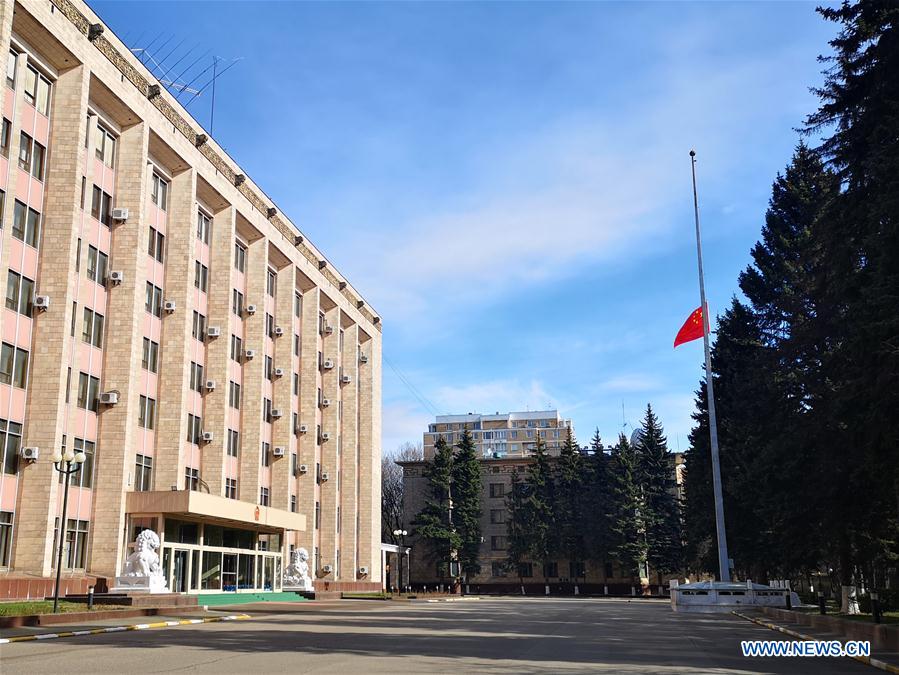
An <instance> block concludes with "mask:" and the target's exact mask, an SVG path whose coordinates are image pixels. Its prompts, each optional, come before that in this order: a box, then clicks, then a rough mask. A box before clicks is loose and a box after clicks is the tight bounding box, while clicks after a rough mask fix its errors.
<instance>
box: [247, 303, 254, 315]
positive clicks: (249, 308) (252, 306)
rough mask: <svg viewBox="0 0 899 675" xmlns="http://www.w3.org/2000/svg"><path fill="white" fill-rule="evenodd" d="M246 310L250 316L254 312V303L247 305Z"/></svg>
mask: <svg viewBox="0 0 899 675" xmlns="http://www.w3.org/2000/svg"><path fill="white" fill-rule="evenodd" d="M246 312H247V314H249V315H251V316H252V315H253V314H255V313H256V305H247V309H246Z"/></svg>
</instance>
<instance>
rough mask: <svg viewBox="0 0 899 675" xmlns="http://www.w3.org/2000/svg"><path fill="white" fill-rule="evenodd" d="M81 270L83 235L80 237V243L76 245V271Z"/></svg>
mask: <svg viewBox="0 0 899 675" xmlns="http://www.w3.org/2000/svg"><path fill="white" fill-rule="evenodd" d="M80 271H81V237H78V243H77V244H76V245H75V272H76V273H78V272H80Z"/></svg>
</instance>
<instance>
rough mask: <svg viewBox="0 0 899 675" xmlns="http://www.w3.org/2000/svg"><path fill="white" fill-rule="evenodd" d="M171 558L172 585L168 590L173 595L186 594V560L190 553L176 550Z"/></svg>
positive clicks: (187, 576)
mask: <svg viewBox="0 0 899 675" xmlns="http://www.w3.org/2000/svg"><path fill="white" fill-rule="evenodd" d="M173 553H174V554H173V556H172V583H171V585H170V586H169V589H171V591H172V592H173V593H186V592H187V589H188V583H189V582H188V580H189V579H190V576H189V572H188V558H189V555H190V551H188V550H187V549H184V548H176V549H175V550H174V552H173Z"/></svg>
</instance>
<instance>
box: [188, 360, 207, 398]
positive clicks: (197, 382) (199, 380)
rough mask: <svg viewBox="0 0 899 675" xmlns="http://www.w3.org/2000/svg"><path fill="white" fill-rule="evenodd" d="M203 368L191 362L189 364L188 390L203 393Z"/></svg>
mask: <svg viewBox="0 0 899 675" xmlns="http://www.w3.org/2000/svg"><path fill="white" fill-rule="evenodd" d="M204 382H205V380H204V379H203V366H201V365H200V364H199V363H195V362H193V361H191V362H190V388H191V389H193V390H194V391H195V392H198V393H203V384H204Z"/></svg>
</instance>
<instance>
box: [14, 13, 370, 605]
mask: <svg viewBox="0 0 899 675" xmlns="http://www.w3.org/2000/svg"><path fill="white" fill-rule="evenodd" d="M0 53H2V54H4V55H7V61H6V66H7V67H6V81H5V84H4V86H3V88H2V91H0V95H2V113H3V115H2V117H3V120H2V123H3V127H2V139H0V140H2V147H0V155H2V156H0V224H2V230H0V235H2V238H0V278H2V279H5V280H6V281H7V293H6V303H5V306H4V308H3V309H2V315H0V333H2V354H0V462H2V473H0V583H2V581H3V578H4V577H5V578H6V579H7V580H9V579H12V578H14V577H17V576H23V575H25V576H29V577H32V578H40V579H44V578H48V577H49V576H50V575H51V573H52V572H53V569H54V568H55V556H54V555H53V554H54V550H53V549H54V540H55V537H54V533H55V532H56V529H57V528H58V526H59V516H60V512H61V501H62V500H61V495H62V489H61V488H62V484H61V482H60V480H59V477H58V475H57V474H56V472H55V471H54V469H53V465H52V463H51V461H50V456H51V455H52V454H53V450H54V448H62V447H69V448H74V449H75V450H76V451H83V452H85V453H86V455H87V457H88V460H87V461H86V462H85V464H84V468H83V470H82V471H81V472H79V473H78V474H76V475H75V477H74V478H73V479H72V483H71V491H70V496H69V511H68V519H67V520H68V523H67V531H68V540H67V544H66V547H65V550H64V553H65V555H64V560H63V567H64V570H66V571H67V572H68V576H75V577H78V576H81V575H83V574H92V575H95V576H103V577H107V578H109V577H114V576H115V575H116V574H118V573H119V572H120V571H121V565H122V562H123V560H124V558H125V557H126V555H127V553H128V546H129V542H131V541H133V539H134V536H135V535H136V533H137V532H138V531H140V529H142V528H145V527H151V528H153V529H155V530H156V531H157V532H159V533H160V535H161V537H162V539H163V546H162V550H161V551H160V553H161V555H162V557H163V564H164V568H165V572H166V574H167V576H168V577H169V581H170V584H171V588H172V589H173V590H178V591H204V590H206V591H213V590H218V591H222V590H235V589H241V588H248V589H249V588H254V589H266V590H268V589H271V590H276V589H277V588H278V587H279V585H280V573H281V568H282V566H283V564H284V562H283V561H284V559H285V556H286V554H287V553H289V551H290V550H291V549H292V548H294V547H298V546H303V547H305V548H307V549H308V550H309V552H310V554H311V555H312V558H313V561H314V563H315V570H316V576H317V578H318V579H320V580H324V581H327V582H329V583H330V584H334V585H333V586H332V587H334V588H340V587H341V586H345V587H355V588H361V587H366V585H367V584H371V585H372V587H379V585H380V584H379V581H380V546H379V545H380V529H379V522H380V495H379V491H380V487H379V486H380V454H381V453H380V415H381V370H380V368H381V326H380V318H379V317H378V316H376V315H375V314H374V313H373V312H372V311H371V310H370V309H369V308H368V306H367V305H366V303H365V302H364V300H363V299H362V298H361V296H360V295H359V293H358V292H357V291H356V290H355V289H353V287H352V286H351V285H350V284H349V283H348V282H347V281H346V280H345V279H344V278H343V277H342V276H340V274H339V273H338V272H337V271H336V270H335V269H334V268H333V267H332V266H331V265H330V263H329V262H328V261H327V259H326V258H325V256H324V255H323V254H322V253H321V252H319V251H318V250H317V249H316V248H315V247H314V246H313V245H312V244H311V243H310V242H309V241H308V240H306V239H305V238H304V237H303V236H301V235H300V233H299V231H298V230H297V229H296V228H295V227H294V226H293V224H292V223H291V222H290V221H289V220H288V219H287V218H286V217H285V216H284V215H282V214H280V213H279V211H278V209H277V208H276V207H275V206H274V205H273V204H272V202H271V200H269V199H268V198H267V197H266V196H265V195H264V193H263V192H262V191H261V190H260V189H259V188H258V187H257V186H256V185H255V184H253V182H252V181H251V180H250V179H249V178H248V177H247V176H246V175H245V174H244V173H243V171H241V169H240V168H239V167H238V166H237V165H236V164H235V163H234V161H233V160H232V159H231V158H230V157H228V156H227V154H226V153H225V152H224V151H223V150H222V149H221V148H220V147H219V146H218V145H217V144H216V143H215V142H214V141H213V140H212V139H211V138H208V137H207V136H206V134H204V133H203V132H202V128H201V127H200V126H199V124H198V123H197V122H196V121H195V120H193V119H192V118H191V117H190V116H189V115H188V114H187V113H186V112H185V111H184V110H183V109H182V108H181V107H180V106H179V105H178V104H177V103H176V102H175V101H174V99H173V98H172V97H170V96H169V95H168V92H167V91H166V90H165V88H164V87H160V85H159V83H158V82H157V81H156V79H155V78H154V77H153V76H152V75H151V73H150V72H149V71H148V70H147V69H146V68H144V67H143V65H142V64H141V63H140V62H139V61H138V60H137V59H136V58H135V57H134V56H133V55H132V54H131V52H130V51H129V49H128V47H127V46H126V45H124V44H123V43H122V42H121V41H120V40H119V39H118V38H116V36H115V35H113V34H112V33H111V32H110V31H109V30H108V29H106V28H105V26H104V25H103V24H102V22H101V21H100V20H99V18H98V17H97V16H96V15H95V14H94V13H93V12H92V11H91V10H90V8H89V7H88V6H87V5H86V4H85V3H83V2H80V1H77V0H53V1H52V2H24V3H18V2H16V3H13V2H4V3H2V4H0ZM23 448H37V449H38V458H37V460H36V461H32V460H27V459H25V458H24V457H23ZM76 586H77V585H76ZM10 594H15V593H14V592H13V591H10V592H7V593H6V595H10ZM2 595H3V593H2V592H0V596H2Z"/></svg>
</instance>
